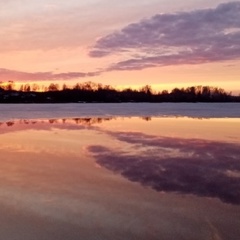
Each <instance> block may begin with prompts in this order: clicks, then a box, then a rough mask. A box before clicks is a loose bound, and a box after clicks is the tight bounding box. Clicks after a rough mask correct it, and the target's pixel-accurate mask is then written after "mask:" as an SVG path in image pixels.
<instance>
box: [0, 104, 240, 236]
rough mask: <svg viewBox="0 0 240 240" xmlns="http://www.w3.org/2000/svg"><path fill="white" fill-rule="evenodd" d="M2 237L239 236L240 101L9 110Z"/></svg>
mask: <svg viewBox="0 0 240 240" xmlns="http://www.w3.org/2000/svg"><path fill="white" fill-rule="evenodd" d="M0 153H1V157H0V165H1V168H0V212H1V214H0V236H1V237H0V238H1V239H4V240H15V239H16V240H32V239H34V240H43V239H44V240H53V239H57V240H66V239H69V240H79V239H89V240H112V239H116V240H122V239H124V240H125V239H126V240H128V239H138V240H146V239H148V240H159V239H164V240H172V239H186V240H193V239H194V240H229V239H231V240H239V236H240V228H239V224H240V113H239V104H147V103H139V104H136V103H130V104H54V105H52V104H46V105H41V104H39V105H36V104H33V105H21V104H19V105H0Z"/></svg>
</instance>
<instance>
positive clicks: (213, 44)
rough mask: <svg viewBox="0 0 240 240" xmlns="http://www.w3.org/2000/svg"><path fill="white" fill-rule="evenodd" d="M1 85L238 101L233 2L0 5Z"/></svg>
mask: <svg viewBox="0 0 240 240" xmlns="http://www.w3.org/2000/svg"><path fill="white" fill-rule="evenodd" d="M0 81H2V82H6V81H14V82H15V83H16V84H25V83H34V82H35V83H38V84H45V85H48V84H49V83H52V82H53V83H58V84H59V85H62V84H63V83H66V84H67V85H74V84H75V83H77V82H79V83H81V82H86V81H92V82H96V83H102V84H106V85H112V86H114V87H119V88H122V87H133V88H139V87H140V86H143V85H146V84H149V85H151V86H152V87H153V88H154V89H156V90H163V89H167V90H170V89H173V88H174V87H188V86H197V85H209V86H217V87H221V88H224V89H225V90H227V91H231V92H233V94H240V1H226V0H211V1H209V0H185V1H177V0H131V1H119V0H88V1H80V0H68V1H65V0H41V1H34V0H4V1H3V0H0Z"/></svg>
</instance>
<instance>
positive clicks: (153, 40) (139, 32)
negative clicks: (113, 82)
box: [89, 2, 240, 71]
mask: <svg viewBox="0 0 240 240" xmlns="http://www.w3.org/2000/svg"><path fill="white" fill-rule="evenodd" d="M111 54H118V55H120V56H121V57H122V59H121V60H120V61H119V62H117V63H115V64H113V65H111V66H110V67H109V68H108V69H107V70H108V71H111V70H137V69H144V68H148V67H158V66H166V65H178V64H202V63H207V62H218V61H225V60H234V59H239V58H240V2H230V3H224V4H220V5H219V6H217V7H216V8H214V9H202V10H195V11H190V12H177V13H173V14H158V15H155V16H153V17H151V18H149V19H144V20H142V21H140V22H138V23H134V24H130V25H128V26H126V27H125V28H123V29H122V30H120V31H118V32H114V33H112V34H110V35H107V36H104V37H102V38H100V39H99V40H98V41H97V42H96V43H95V45H94V46H93V48H92V49H91V51H90V53H89V55H90V56H91V57H104V56H108V55H111Z"/></svg>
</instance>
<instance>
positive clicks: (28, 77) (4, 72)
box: [0, 68, 99, 81]
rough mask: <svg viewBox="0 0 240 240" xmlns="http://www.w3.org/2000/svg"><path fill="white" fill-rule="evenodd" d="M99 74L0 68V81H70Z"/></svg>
mask: <svg viewBox="0 0 240 240" xmlns="http://www.w3.org/2000/svg"><path fill="white" fill-rule="evenodd" d="M98 74H99V72H87V73H84V72H66V73H53V72H21V71H15V70H9V69H5V68H0V81H9V80H11V81H51V80H72V79H77V78H85V77H93V76H96V75H98Z"/></svg>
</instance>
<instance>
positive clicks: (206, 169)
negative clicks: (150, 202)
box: [88, 132, 240, 204]
mask: <svg viewBox="0 0 240 240" xmlns="http://www.w3.org/2000/svg"><path fill="white" fill-rule="evenodd" d="M109 134H110V135H111V136H113V137H114V138H116V139H118V140H120V141H122V142H125V143H128V144H130V145H131V147H132V149H134V150H133V151H130V152H129V151H124V149H123V150H114V149H111V148H108V147H105V146H102V145H92V146H89V147H88V151H89V152H90V153H91V154H92V155H93V156H94V157H95V158H96V161H97V163H98V164H99V165H101V166H103V167H105V168H107V169H109V170H111V171H113V172H115V173H119V174H121V175H123V176H124V177H126V178H127V179H129V180H131V181H134V182H139V183H141V184H142V185H144V186H150V187H151V188H153V189H154V190H156V191H166V192H176V193H183V194H194V195H197V196H201V197H212V198H218V199H220V200H221V201H223V202H226V203H231V204H240V145H239V144H233V143H225V142H217V141H208V140H199V139H181V138H170V137H156V136H151V135H146V134H142V133H134V132H133V133H131V132H109ZM128 150H129V149H128Z"/></svg>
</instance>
